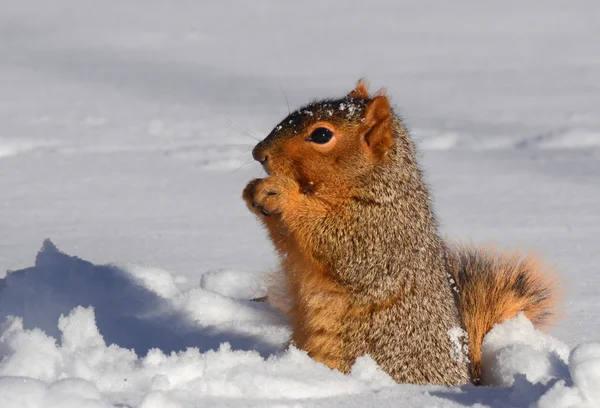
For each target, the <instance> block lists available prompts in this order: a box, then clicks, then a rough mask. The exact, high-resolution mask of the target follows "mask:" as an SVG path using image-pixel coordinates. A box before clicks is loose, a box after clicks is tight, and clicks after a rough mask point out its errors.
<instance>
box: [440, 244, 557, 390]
mask: <svg viewBox="0 0 600 408" xmlns="http://www.w3.org/2000/svg"><path fill="white" fill-rule="evenodd" d="M448 266H449V272H450V273H451V275H452V277H453V278H454V280H455V281H456V284H457V287H458V301H459V306H460V309H461V313H462V317H463V324H464V326H465V330H466V331H467V334H468V335H469V351H470V358H471V370H472V376H473V381H474V382H475V383H479V381H480V377H481V344H482V342H483V337H484V336H485V335H486V333H487V332H488V331H489V330H490V329H491V328H492V327H493V326H494V325H495V324H497V323H500V322H502V321H503V320H504V319H509V318H512V317H514V316H516V315H517V314H519V313H520V312H524V313H525V316H527V318H528V319H529V320H531V321H532V322H533V324H534V325H535V326H536V327H544V326H546V325H548V324H550V323H551V322H552V320H553V319H554V318H555V317H556V312H555V310H554V307H555V306H556V304H557V300H558V291H557V285H556V280H555V278H554V277H553V275H552V273H551V271H550V270H549V268H547V267H545V266H544V265H543V263H542V262H541V261H540V259H538V258H536V257H535V256H533V255H527V256H522V255H521V254H519V253H518V252H513V253H499V252H496V251H494V250H490V249H489V248H477V247H471V246H455V247H450V248H449V250H448Z"/></svg>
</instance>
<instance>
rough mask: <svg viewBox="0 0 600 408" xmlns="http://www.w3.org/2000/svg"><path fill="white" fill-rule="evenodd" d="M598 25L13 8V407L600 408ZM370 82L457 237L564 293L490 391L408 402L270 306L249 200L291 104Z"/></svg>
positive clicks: (6, 9)
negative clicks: (545, 324)
mask: <svg viewBox="0 0 600 408" xmlns="http://www.w3.org/2000/svg"><path fill="white" fill-rule="evenodd" d="M599 7H600V6H599V3H598V2H596V1H594V0H581V1H576V2H570V3H569V4H566V3H564V2H561V1H558V0H556V1H554V0H550V1H541V0H538V1H531V2H527V3H524V2H521V1H516V0H515V1H506V2H501V3H497V4H494V3H481V2H476V1H469V0H461V1H455V2H451V3H447V2H435V4H425V3H414V2H398V1H391V0H380V1H374V2H368V4H367V3H365V2H345V3H343V4H342V3H340V2H335V1H318V2H317V1H313V0H311V1H308V2H303V3H302V4H300V3H298V4H292V3H283V2H278V1H274V0H272V1H271V0H270V1H264V2H242V1H235V2H227V3H222V4H221V3H218V4H217V3H214V4H202V3H200V2H195V1H187V0H186V1H181V2H177V3H172V2H169V1H165V0H152V1H141V0H132V1H128V2H119V1H116V0H107V1H103V2H80V1H76V0H56V1H53V2H42V1H39V0H26V1H21V2H8V1H4V2H3V4H2V13H0V36H1V38H2V41H0V56H1V57H0V90H1V91H0V119H1V120H0V197H1V198H0V231H1V233H0V277H2V276H4V272H5V271H11V272H7V274H6V276H4V278H3V279H1V280H0V324H2V328H1V329H0V333H1V334H0V407H2V408H4V407H7V408H12V407H32V408H37V407H66V408H70V407H120V408H124V407H157V408H158V407H181V408H185V407H197V406H253V407H254V406H256V407H258V406H294V407H295V406H345V407H353V406H356V407H365V406H378V407H386V406H390V407H392V406H394V407H396V406H398V404H401V405H403V406H407V407H420V406H439V407H457V406H473V405H476V404H479V406H488V407H515V406H518V407H529V406H531V407H540V408H548V407H559V408H560V407H594V406H600V398H599V396H598V391H597V390H598V389H600V387H599V385H600V379H599V372H600V368H599V367H600V358H599V357H598V355H599V353H598V348H599V347H600V346H599V342H600V303H599V302H598V300H597V299H599V297H600V276H599V275H598V267H599V265H600V249H599V246H598V242H600V213H599V212H598V208H600V188H598V186H600V136H599V135H600V112H599V111H598V106H600V92H598V84H599V83H600V55H599V54H598V53H597V51H596V50H597V49H599V48H600V9H599ZM334 17H335V18H334ZM363 76H365V77H367V78H368V79H369V81H370V82H371V84H372V90H373V91H375V90H377V89H378V88H379V87H382V86H385V87H386V88H387V94H388V95H390V96H391V98H392V102H393V103H394V104H395V105H396V106H397V107H398V111H399V112H400V114H401V116H402V117H403V118H404V119H405V121H406V123H407V125H408V126H409V128H410V129H411V130H412V132H413V135H414V137H415V140H416V141H417V144H418V146H419V148H420V156H421V162H422V164H423V167H424V170H425V174H426V177H427V181H428V183H429V184H430V186H431V189H432V192H433V194H434V198H435V200H434V201H435V208H436V211H437V214H438V218H439V220H440V224H441V227H442V230H443V232H444V234H446V235H448V236H451V237H452V238H457V239H462V240H470V239H472V240H473V241H477V242H484V243H492V244H498V245H499V246H506V247H509V248H514V247H520V248H522V249H535V250H536V251H538V252H539V253H540V254H541V255H542V256H544V257H545V258H546V259H547V260H548V261H549V262H550V263H551V264H553V265H554V266H555V269H556V270H557V271H558V273H559V275H560V276H561V277H562V281H563V287H564V294H563V296H564V307H563V310H561V312H562V315H563V317H562V319H561V320H559V321H558V322H557V324H556V326H555V327H553V328H551V329H550V330H549V331H548V332H546V333H542V332H540V331H537V330H535V329H534V328H533V327H532V326H531V324H530V323H529V322H528V321H527V320H526V319H524V318H523V317H522V316H521V317H517V318H515V319H514V320H512V321H507V322H505V323H504V324H503V325H501V326H498V327H497V328H495V329H494V330H493V331H492V332H491V333H490V334H489V336H488V337H487V338H486V340H485V346H484V358H485V362H486V363H485V364H484V366H483V368H484V374H485V375H486V376H487V377H486V378H487V379H488V380H489V381H490V383H492V384H495V386H494V387H473V386H463V387H438V386H425V387H423V386H413V385H407V384H394V383H393V382H391V380H390V379H389V377H387V376H386V375H385V373H382V372H381V370H379V369H378V368H377V366H376V365H375V364H374V363H373V361H372V360H370V359H369V358H368V357H365V358H361V359H359V360H358V361H357V362H356V365H355V367H354V369H353V371H352V374H350V375H342V374H340V373H337V372H334V371H331V370H329V369H327V368H326V367H324V366H323V365H320V364H317V363H315V362H314V361H312V360H311V359H310V358H308V357H307V356H306V355H305V354H304V353H303V352H301V351H299V350H296V349H294V348H291V349H286V347H285V345H286V342H287V339H288V336H289V328H288V326H287V324H286V321H285V318H284V317H282V316H281V315H280V314H279V313H278V312H277V311H275V310H273V309H271V308H270V307H268V306H267V305H265V304H263V303H257V302H252V301H251V299H253V298H256V297H260V296H262V295H264V291H265V282H264V279H263V278H264V276H265V274H266V271H268V270H269V269H270V268H272V267H273V266H274V263H275V257H274V254H273V250H272V247H271V246H270V244H269V242H268V240H267V237H266V235H265V233H264V232H263V231H262V230H261V229H260V227H259V226H258V223H257V222H256V221H255V220H254V218H253V217H252V216H251V215H250V214H249V213H248V212H247V210H246V209H245V206H244V204H243V203H242V201H241V199H240V195H241V191H242V189H243V187H244V185H245V183H246V182H247V181H248V180H250V179H251V178H254V177H260V176H261V172H260V169H259V168H258V166H257V165H256V164H255V163H254V162H253V161H252V159H251V155H250V151H251V149H252V147H253V146H254V144H255V143H256V141H257V140H256V139H261V138H262V137H264V136H265V135H266V134H267V133H269V132H270V131H271V129H272V128H273V127H274V126H275V125H276V124H277V123H279V122H280V121H281V119H282V118H283V117H285V115H286V114H287V112H288V107H287V103H286V99H289V101H290V106H291V108H292V109H294V108H296V107H298V106H300V105H302V104H305V103H307V102H309V101H310V100H311V99H313V98H320V97H335V96H341V95H343V94H344V93H345V92H347V91H349V90H350V88H351V87H352V85H353V84H354V83H355V81H356V80H357V79H358V78H359V77H363ZM282 88H283V92H282ZM284 93H285V94H286V95H284ZM336 108H338V107H336ZM345 109H346V110H348V106H345ZM46 238H50V240H51V241H45V242H44V239H46ZM42 243H43V244H42ZM40 244H42V249H41V251H40V252H39V254H38V255H37V257H35V254H36V253H37V252H38V251H39V250H40ZM55 244H56V245H55ZM57 246H58V248H57ZM59 249H60V250H59ZM10 316H13V317H10ZM61 316H62V317H61ZM455 334H457V333H455ZM226 344H229V346H227V345H226Z"/></svg>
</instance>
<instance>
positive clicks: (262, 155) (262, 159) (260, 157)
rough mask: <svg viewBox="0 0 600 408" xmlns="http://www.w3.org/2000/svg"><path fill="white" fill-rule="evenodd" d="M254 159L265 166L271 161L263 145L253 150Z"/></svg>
mask: <svg viewBox="0 0 600 408" xmlns="http://www.w3.org/2000/svg"><path fill="white" fill-rule="evenodd" d="M252 157H254V160H256V161H257V162H259V163H260V164H263V165H264V164H265V163H266V162H267V160H269V154H268V153H266V152H264V151H263V149H262V145H261V143H259V144H257V145H256V147H255V148H254V149H252Z"/></svg>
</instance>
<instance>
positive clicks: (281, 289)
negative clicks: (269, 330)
mask: <svg viewBox="0 0 600 408" xmlns="http://www.w3.org/2000/svg"><path fill="white" fill-rule="evenodd" d="M265 280H266V284H267V295H266V296H265V297H264V301H266V302H267V303H268V304H269V305H271V306H272V307H274V308H275V309H277V310H279V311H280V312H281V313H282V314H283V315H285V316H288V317H289V315H290V312H291V309H292V300H291V297H290V290H289V287H288V286H289V285H288V282H287V279H286V277H285V274H284V273H283V271H282V270H280V269H274V270H272V271H269V272H268V273H267V274H266V276H265Z"/></svg>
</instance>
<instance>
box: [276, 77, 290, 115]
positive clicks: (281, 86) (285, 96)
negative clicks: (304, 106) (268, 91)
mask: <svg viewBox="0 0 600 408" xmlns="http://www.w3.org/2000/svg"><path fill="white" fill-rule="evenodd" d="M277 82H279V88H281V92H283V97H284V98H285V103H287V108H288V115H289V114H291V113H292V110H291V109H290V100H289V99H288V97H287V94H286V93H285V90H284V89H283V85H281V80H280V79H279V76H278V77H277Z"/></svg>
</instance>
